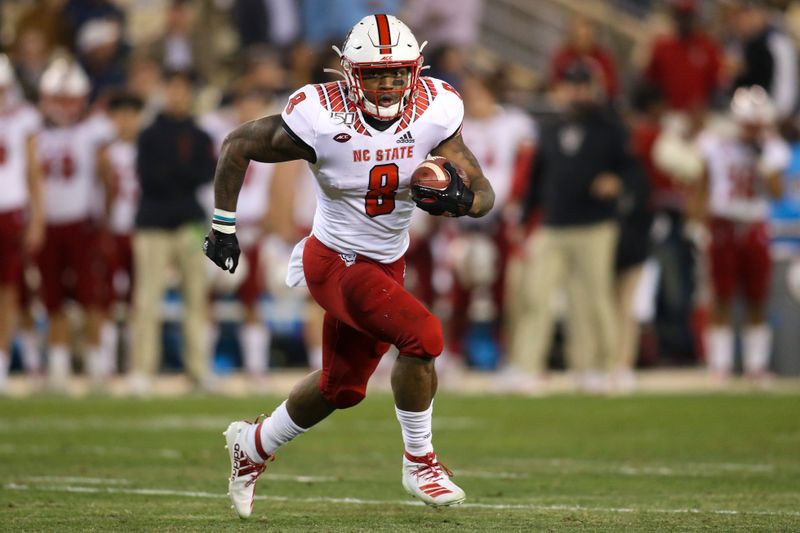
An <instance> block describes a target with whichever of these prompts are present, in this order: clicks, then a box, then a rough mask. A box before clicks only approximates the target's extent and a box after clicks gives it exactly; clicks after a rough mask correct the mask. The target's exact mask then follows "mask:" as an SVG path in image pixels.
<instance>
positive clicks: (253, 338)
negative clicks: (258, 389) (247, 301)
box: [239, 324, 270, 374]
mask: <svg viewBox="0 0 800 533" xmlns="http://www.w3.org/2000/svg"><path fill="white" fill-rule="evenodd" d="M239 339H240V341H241V344H242V352H243V355H244V368H245V370H246V371H247V373H248V374H263V373H264V372H266V370H267V367H269V342H270V334H269V330H268V329H267V328H266V326H264V325H263V324H246V325H244V326H242V328H241V329H240V330H239Z"/></svg>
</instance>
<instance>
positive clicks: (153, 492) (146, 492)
mask: <svg viewBox="0 0 800 533" xmlns="http://www.w3.org/2000/svg"><path fill="white" fill-rule="evenodd" d="M3 488H4V489H5V490H13V491H28V490H38V491H46V492H70V493H88V494H103V493H105V494H129V495H141V496H177V497H182V498H207V499H227V496H226V495H224V494H219V493H215V492H200V491H182V490H172V489H133V488H117V487H77V486H71V485H65V486H38V485H37V486H30V485H22V484H17V483H8V484H6V485H4V486H3ZM256 500H266V501H277V502H287V503H336V504H345V505H403V506H413V507H419V506H422V505H423V504H422V502H420V501H417V500H364V499H361V498H326V497H313V498H296V497H289V496H272V495H270V496H263V495H262V496H256ZM459 507H461V508H467V509H492V510H523V511H540V512H547V511H553V512H579V513H617V514H619V513H658V514H712V515H758V516H790V517H800V512H795V511H778V510H754V511H738V510H733V509H696V508H683V509H663V508H654V507H584V506H582V505H539V504H525V503H509V504H502V503H463V504H461V505H460V506H459Z"/></svg>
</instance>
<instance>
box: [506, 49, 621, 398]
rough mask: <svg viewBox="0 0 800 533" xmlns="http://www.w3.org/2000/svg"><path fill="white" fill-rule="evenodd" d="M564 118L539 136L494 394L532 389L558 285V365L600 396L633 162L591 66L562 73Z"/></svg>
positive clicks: (613, 339) (612, 347)
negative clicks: (562, 322) (563, 303)
mask: <svg viewBox="0 0 800 533" xmlns="http://www.w3.org/2000/svg"><path fill="white" fill-rule="evenodd" d="M556 89H557V90H556V95H557V97H558V98H559V103H560V104H561V105H562V106H563V111H562V112H561V113H559V115H558V116H557V117H556V118H555V119H554V120H553V121H551V122H550V123H545V124H544V125H543V128H542V130H541V136H540V139H539V147H538V150H537V154H536V157H535V161H534V165H533V169H532V172H531V180H530V185H529V190H528V195H527V198H526V200H525V202H524V212H525V215H524V216H523V218H524V219H525V220H527V219H529V218H530V217H531V216H532V214H533V213H534V211H541V215H542V224H541V226H540V228H539V229H538V231H537V232H536V233H535V234H534V235H533V237H532V238H531V239H530V241H529V242H528V243H527V245H526V249H525V253H524V257H523V258H522V266H521V269H520V271H519V272H518V274H517V275H516V280H515V285H514V286H512V287H511V292H512V293H513V294H514V301H513V302H512V305H511V309H512V312H511V314H513V317H512V318H511V325H510V331H509V333H510V335H509V354H508V356H509V360H508V363H509V364H508V368H507V369H506V371H505V372H504V373H503V374H502V375H501V380H500V384H501V388H505V389H507V390H512V391H514V392H527V393H529V392H534V388H535V387H536V386H537V385H538V381H539V378H540V377H541V375H542V374H543V371H544V366H545V358H546V355H547V352H548V350H549V347H550V343H551V340H552V333H553V320H554V317H553V306H552V298H553V296H554V294H555V291H556V289H558V288H562V287H563V288H565V289H566V293H567V297H568V298H567V299H568V302H569V306H568V307H569V311H568V313H567V331H568V338H567V346H566V352H567V359H568V362H569V364H570V366H571V367H572V369H573V370H575V371H576V375H577V376H578V379H579V381H578V385H579V387H580V388H582V389H584V390H586V391H589V392H602V391H603V390H604V389H605V386H606V385H605V378H604V376H605V375H606V374H607V373H608V372H609V371H610V370H611V368H610V367H611V365H612V362H613V361H614V360H615V354H616V351H617V348H618V345H617V344H618V333H617V329H618V327H617V319H616V308H615V304H614V289H613V281H614V254H615V249H616V245H617V239H618V233H619V228H618V223H617V199H618V198H619V196H620V194H621V193H622V192H623V190H624V184H625V180H626V179H627V175H628V174H629V173H630V172H631V170H632V168H633V165H634V164H635V163H634V161H633V159H632V158H631V157H630V155H629V154H628V152H627V148H626V146H627V139H626V134H625V131H624V129H623V127H622V125H621V124H620V123H619V121H618V120H617V119H616V117H614V116H613V115H611V114H610V112H609V111H608V110H606V109H604V108H603V107H602V106H601V105H600V104H599V102H600V101H601V100H602V94H601V91H600V88H599V84H598V83H597V80H595V79H594V70H593V69H592V68H591V65H586V64H585V63H582V62H579V63H576V64H574V65H572V66H570V68H568V69H566V70H565V72H564V74H563V77H562V79H561V80H560V81H559V83H558V86H557V87H556Z"/></svg>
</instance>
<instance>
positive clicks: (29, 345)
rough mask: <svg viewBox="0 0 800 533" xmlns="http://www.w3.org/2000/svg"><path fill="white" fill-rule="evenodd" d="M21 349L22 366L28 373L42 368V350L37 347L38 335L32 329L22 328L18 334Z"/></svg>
mask: <svg viewBox="0 0 800 533" xmlns="http://www.w3.org/2000/svg"><path fill="white" fill-rule="evenodd" d="M19 341H20V348H21V349H22V366H23V367H25V370H26V371H28V372H30V373H34V374H35V373H38V372H40V371H41V370H42V351H41V349H40V348H39V336H38V335H37V334H36V332H35V331H34V330H32V329H25V330H22V331H21V332H20V334H19Z"/></svg>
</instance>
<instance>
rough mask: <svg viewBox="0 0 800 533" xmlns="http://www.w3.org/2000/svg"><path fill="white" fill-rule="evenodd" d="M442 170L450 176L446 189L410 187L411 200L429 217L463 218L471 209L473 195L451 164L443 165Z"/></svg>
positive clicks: (420, 186)
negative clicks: (429, 215) (428, 214)
mask: <svg viewBox="0 0 800 533" xmlns="http://www.w3.org/2000/svg"><path fill="white" fill-rule="evenodd" d="M444 169H445V170H446V171H447V173H448V174H450V183H449V184H448V185H447V188H446V189H434V188H432V187H425V186H423V185H412V186H411V199H412V200H414V203H416V204H417V207H419V208H420V209H422V210H423V211H427V212H428V213H430V214H431V215H444V216H451V217H463V216H464V215H466V214H467V213H469V210H470V209H471V208H472V203H473V202H474V201H475V193H474V192H472V191H471V190H469V188H468V187H467V185H466V184H465V183H464V180H462V179H461V176H459V175H458V170H456V167H455V166H453V164H452V163H449V162H448V163H445V164H444Z"/></svg>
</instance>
